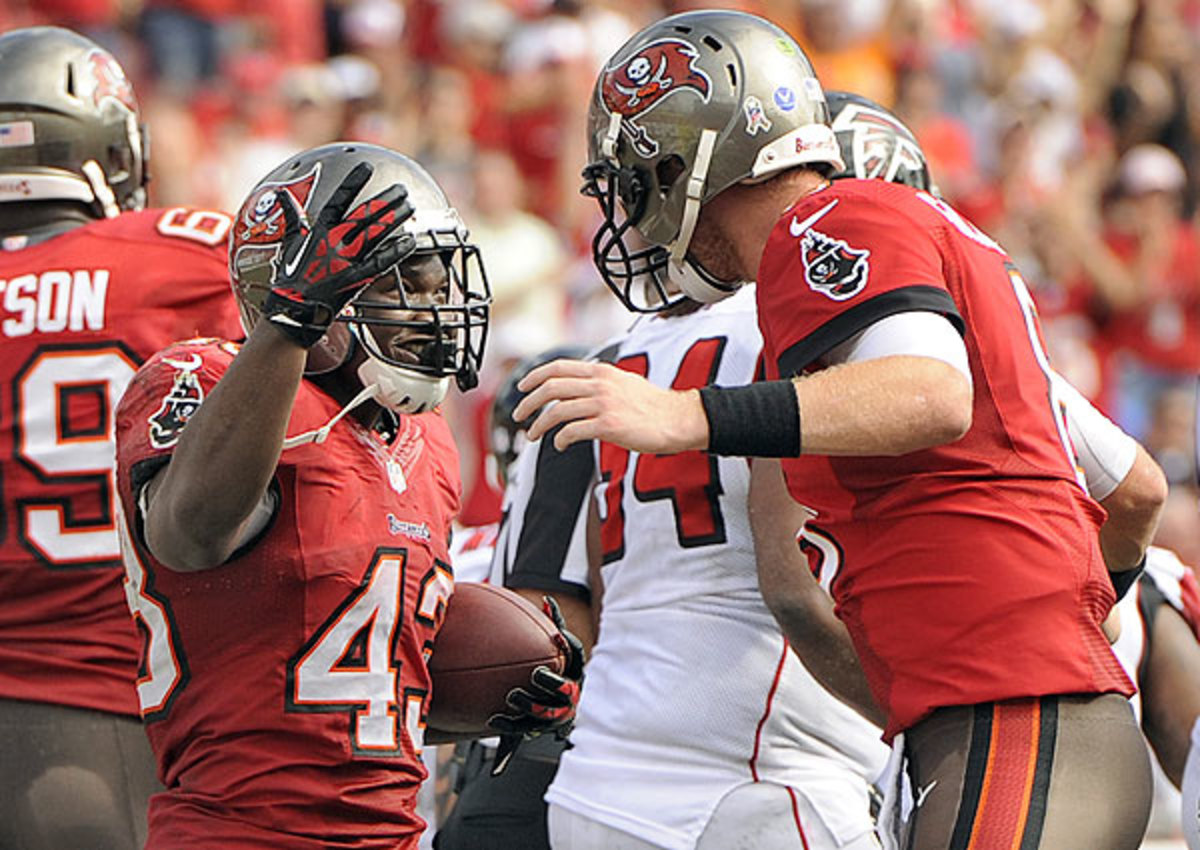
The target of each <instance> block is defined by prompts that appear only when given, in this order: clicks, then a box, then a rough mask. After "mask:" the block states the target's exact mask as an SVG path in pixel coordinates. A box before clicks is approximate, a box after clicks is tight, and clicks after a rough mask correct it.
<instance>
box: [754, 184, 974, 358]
mask: <svg viewBox="0 0 1200 850" xmlns="http://www.w3.org/2000/svg"><path fill="white" fill-rule="evenodd" d="M851 182H860V181H851ZM758 304H759V324H760V326H761V328H762V332H763V339H764V340H765V342H766V348H767V353H768V356H770V357H771V358H772V359H773V360H774V362H775V364H776V366H777V367H778V370H779V374H780V375H782V376H792V375H796V374H798V373H800V372H802V371H803V370H805V369H806V368H808V367H809V366H811V365H812V364H813V363H814V362H815V361H817V360H818V359H819V358H820V357H821V356H822V355H824V354H825V353H826V352H827V351H829V350H830V349H831V348H833V347H834V346H836V345H838V344H840V343H842V342H844V341H846V340H847V339H849V338H851V337H852V336H854V335H855V334H857V333H858V332H860V331H862V330H863V329H865V328H867V327H869V326H870V325H872V324H874V323H875V322H877V321H879V320H880V319H883V318H885V317H887V316H890V315H893V314H895V313H901V312H909V311H914V310H924V311H930V312H934V313H939V314H942V315H945V316H946V317H947V318H950V319H951V321H952V322H954V324H955V325H956V327H957V328H958V329H959V331H960V332H961V331H962V326H963V325H962V319H961V318H960V316H959V313H958V308H957V306H956V305H955V303H954V299H953V297H952V296H951V294H950V292H949V290H948V289H947V285H946V280H945V275H944V273H943V258H942V255H941V250H940V247H939V244H938V242H937V241H936V238H935V236H934V235H933V233H932V232H931V230H930V229H929V228H926V227H922V226H919V225H918V223H917V222H916V221H915V220H914V219H913V218H911V217H910V216H909V215H908V213H906V211H905V210H904V209H903V208H902V207H900V206H899V205H897V204H895V203H892V202H889V201H886V200H883V199H879V198H876V197H873V196H871V195H864V194H861V190H860V193H857V194H845V193H843V192H839V191H838V189H837V188H836V187H835V188H833V189H827V190H823V191H820V192H814V193H813V194H811V195H808V196H807V197H805V198H803V199H802V200H801V201H800V202H798V203H797V204H796V205H795V206H793V207H792V208H791V209H789V210H788V211H787V212H786V213H785V214H784V216H783V217H782V218H781V219H780V220H779V221H778V222H777V223H776V225H775V228H774V230H773V231H772V233H771V235H770V237H769V239H768V241H767V247H766V250H765V251H764V253H763V258H762V262H761V264H760V266H759V276H758Z"/></svg>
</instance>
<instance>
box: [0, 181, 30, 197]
mask: <svg viewBox="0 0 1200 850" xmlns="http://www.w3.org/2000/svg"><path fill="white" fill-rule="evenodd" d="M32 194H33V187H32V186H30V185H29V181H28V180H0V197H3V196H6V195H20V196H21V197H23V198H28V197H29V196H30V195H32Z"/></svg>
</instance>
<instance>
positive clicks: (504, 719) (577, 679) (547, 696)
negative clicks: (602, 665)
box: [488, 596, 584, 776]
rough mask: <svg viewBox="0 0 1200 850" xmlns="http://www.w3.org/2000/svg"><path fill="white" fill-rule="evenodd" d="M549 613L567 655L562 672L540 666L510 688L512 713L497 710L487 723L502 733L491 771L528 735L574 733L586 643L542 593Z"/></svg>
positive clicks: (503, 765) (497, 769) (501, 766)
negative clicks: (523, 682)
mask: <svg viewBox="0 0 1200 850" xmlns="http://www.w3.org/2000/svg"><path fill="white" fill-rule="evenodd" d="M543 599H544V605H545V611H546V616H548V617H549V618H550V619H551V620H553V621H554V625H555V626H556V627H557V628H558V634H557V635H556V636H555V642H556V643H558V645H559V648H560V649H561V650H562V651H563V654H564V655H565V656H566V664H565V666H564V667H563V672H562V675H559V674H558V673H555V672H554V671H553V670H551V669H550V668H549V667H546V666H544V665H543V666H540V667H537V668H536V669H535V670H534V671H533V673H532V674H531V675H530V677H529V684H528V685H526V686H525V687H520V688H513V689H512V690H511V691H509V694H508V697H507V699H506V702H507V703H508V707H509V708H511V709H512V713H511V714H496V715H493V716H492V717H491V718H490V719H489V720H488V726H490V727H491V728H492V729H494V730H495V731H497V732H499V733H500V744H499V746H497V748H496V758H495V761H494V762H493V765H492V775H493V776H496V775H498V774H500V773H502V772H503V771H504V768H506V767H507V766H508V762H509V760H510V759H511V758H512V756H513V753H515V752H516V751H517V747H519V746H520V745H521V742H522V741H523V740H525V739H526V738H533V737H536V736H537V735H541V734H543V733H546V732H553V733H554V735H555V736H556V737H558V738H560V739H562V738H566V737H567V736H568V735H569V734H571V728H572V726H574V724H575V708H576V706H577V705H578V704H579V689H580V686H581V685H582V684H583V663H584V652H583V644H582V643H581V642H580V641H579V638H577V637H575V635H573V634H571V632H570V631H568V630H567V625H566V622H565V621H564V620H563V616H562V612H560V611H559V610H558V603H556V602H555V601H554V600H553V599H551V598H550V597H549V596H546V597H543Z"/></svg>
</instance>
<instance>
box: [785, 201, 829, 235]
mask: <svg viewBox="0 0 1200 850" xmlns="http://www.w3.org/2000/svg"><path fill="white" fill-rule="evenodd" d="M839 200H840V199H839V198H834V199H833V200H832V201H830V202H829V203H827V204H826V205H825V206H823V207H821V208H820V209H819V210H817V211H816V212H815V213H813V214H812V215H810V216H809V217H808V218H806V219H804V221H797V220H796V217H795V216H792V224H791V226H790V227H789V228H788V230H789V231H790V232H791V234H792V235H793V236H795V237H796V238H799V237H801V236H803V235H804V232H805V231H806V230H808V229H809V228H810V227H812V226H813V225H814V224H816V223H817V222H818V221H820V220H821V219H822V218H824V217H825V215H826V213H828V212H829V211H830V210H831V209H833V208H834V207H836V206H837V202H838V201H839Z"/></svg>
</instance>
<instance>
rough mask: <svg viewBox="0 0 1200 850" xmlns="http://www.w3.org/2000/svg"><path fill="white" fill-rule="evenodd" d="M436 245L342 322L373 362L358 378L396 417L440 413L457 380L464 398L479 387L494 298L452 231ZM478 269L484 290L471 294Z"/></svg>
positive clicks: (353, 305)
mask: <svg viewBox="0 0 1200 850" xmlns="http://www.w3.org/2000/svg"><path fill="white" fill-rule="evenodd" d="M430 239H431V240H432V241H433V242H434V243H436V244H435V246H431V247H428V248H425V249H418V250H417V252H416V253H414V254H413V255H412V256H410V257H409V258H407V259H406V260H405V261H404V262H403V263H401V264H400V266H399V267H398V268H396V269H393V270H392V271H390V272H388V273H387V274H384V275H381V276H380V277H378V278H376V279H375V281H374V282H373V283H372V284H371V286H369V287H367V288H366V289H364V290H363V291H362V293H360V294H359V296H358V297H357V298H355V299H354V301H352V302H350V304H349V305H347V307H346V309H345V310H344V311H343V312H342V314H341V315H340V316H338V317H337V319H336V321H335V327H336V326H337V325H338V324H339V323H344V324H345V325H347V326H348V327H349V331H350V335H351V336H352V338H353V339H354V340H356V341H357V342H358V344H359V345H361V346H362V348H363V351H364V352H365V353H366V355H367V359H366V360H365V361H364V362H363V363H362V364H361V365H360V366H359V368H358V374H359V378H360V379H361V380H362V381H363V383H364V385H369V384H371V383H376V384H378V385H379V387H380V393H379V395H377V396H376V401H378V402H379V403H380V404H382V405H383V406H385V407H388V408H391V409H392V410H394V411H395V412H397V413H419V412H422V411H424V410H428V409H430V408H432V407H434V406H436V405H437V404H439V403H440V402H441V401H442V398H443V397H444V396H445V394H446V391H447V390H448V388H449V384H450V378H451V377H453V378H454V379H455V382H456V383H457V385H458V387H459V389H461V390H464V391H465V390H470V389H472V388H473V387H475V386H476V384H477V383H478V382H479V378H478V373H479V367H480V363H481V360H482V357H483V348H484V344H485V342H486V335H487V321H488V304H489V301H490V295H489V293H488V289H487V279H486V275H485V274H484V271H483V264H482V262H480V259H479V252H478V249H476V248H475V246H474V245H469V244H467V243H465V242H464V241H463V240H462V238H461V235H460V234H458V233H455V232H453V231H443V232H440V233H432V234H430ZM472 267H474V271H475V275H474V279H476V280H479V281H481V282H482V288H481V289H478V290H473V289H471V287H470V284H469V282H470V281H471V279H472V277H473V276H472V274H471V271H472Z"/></svg>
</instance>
